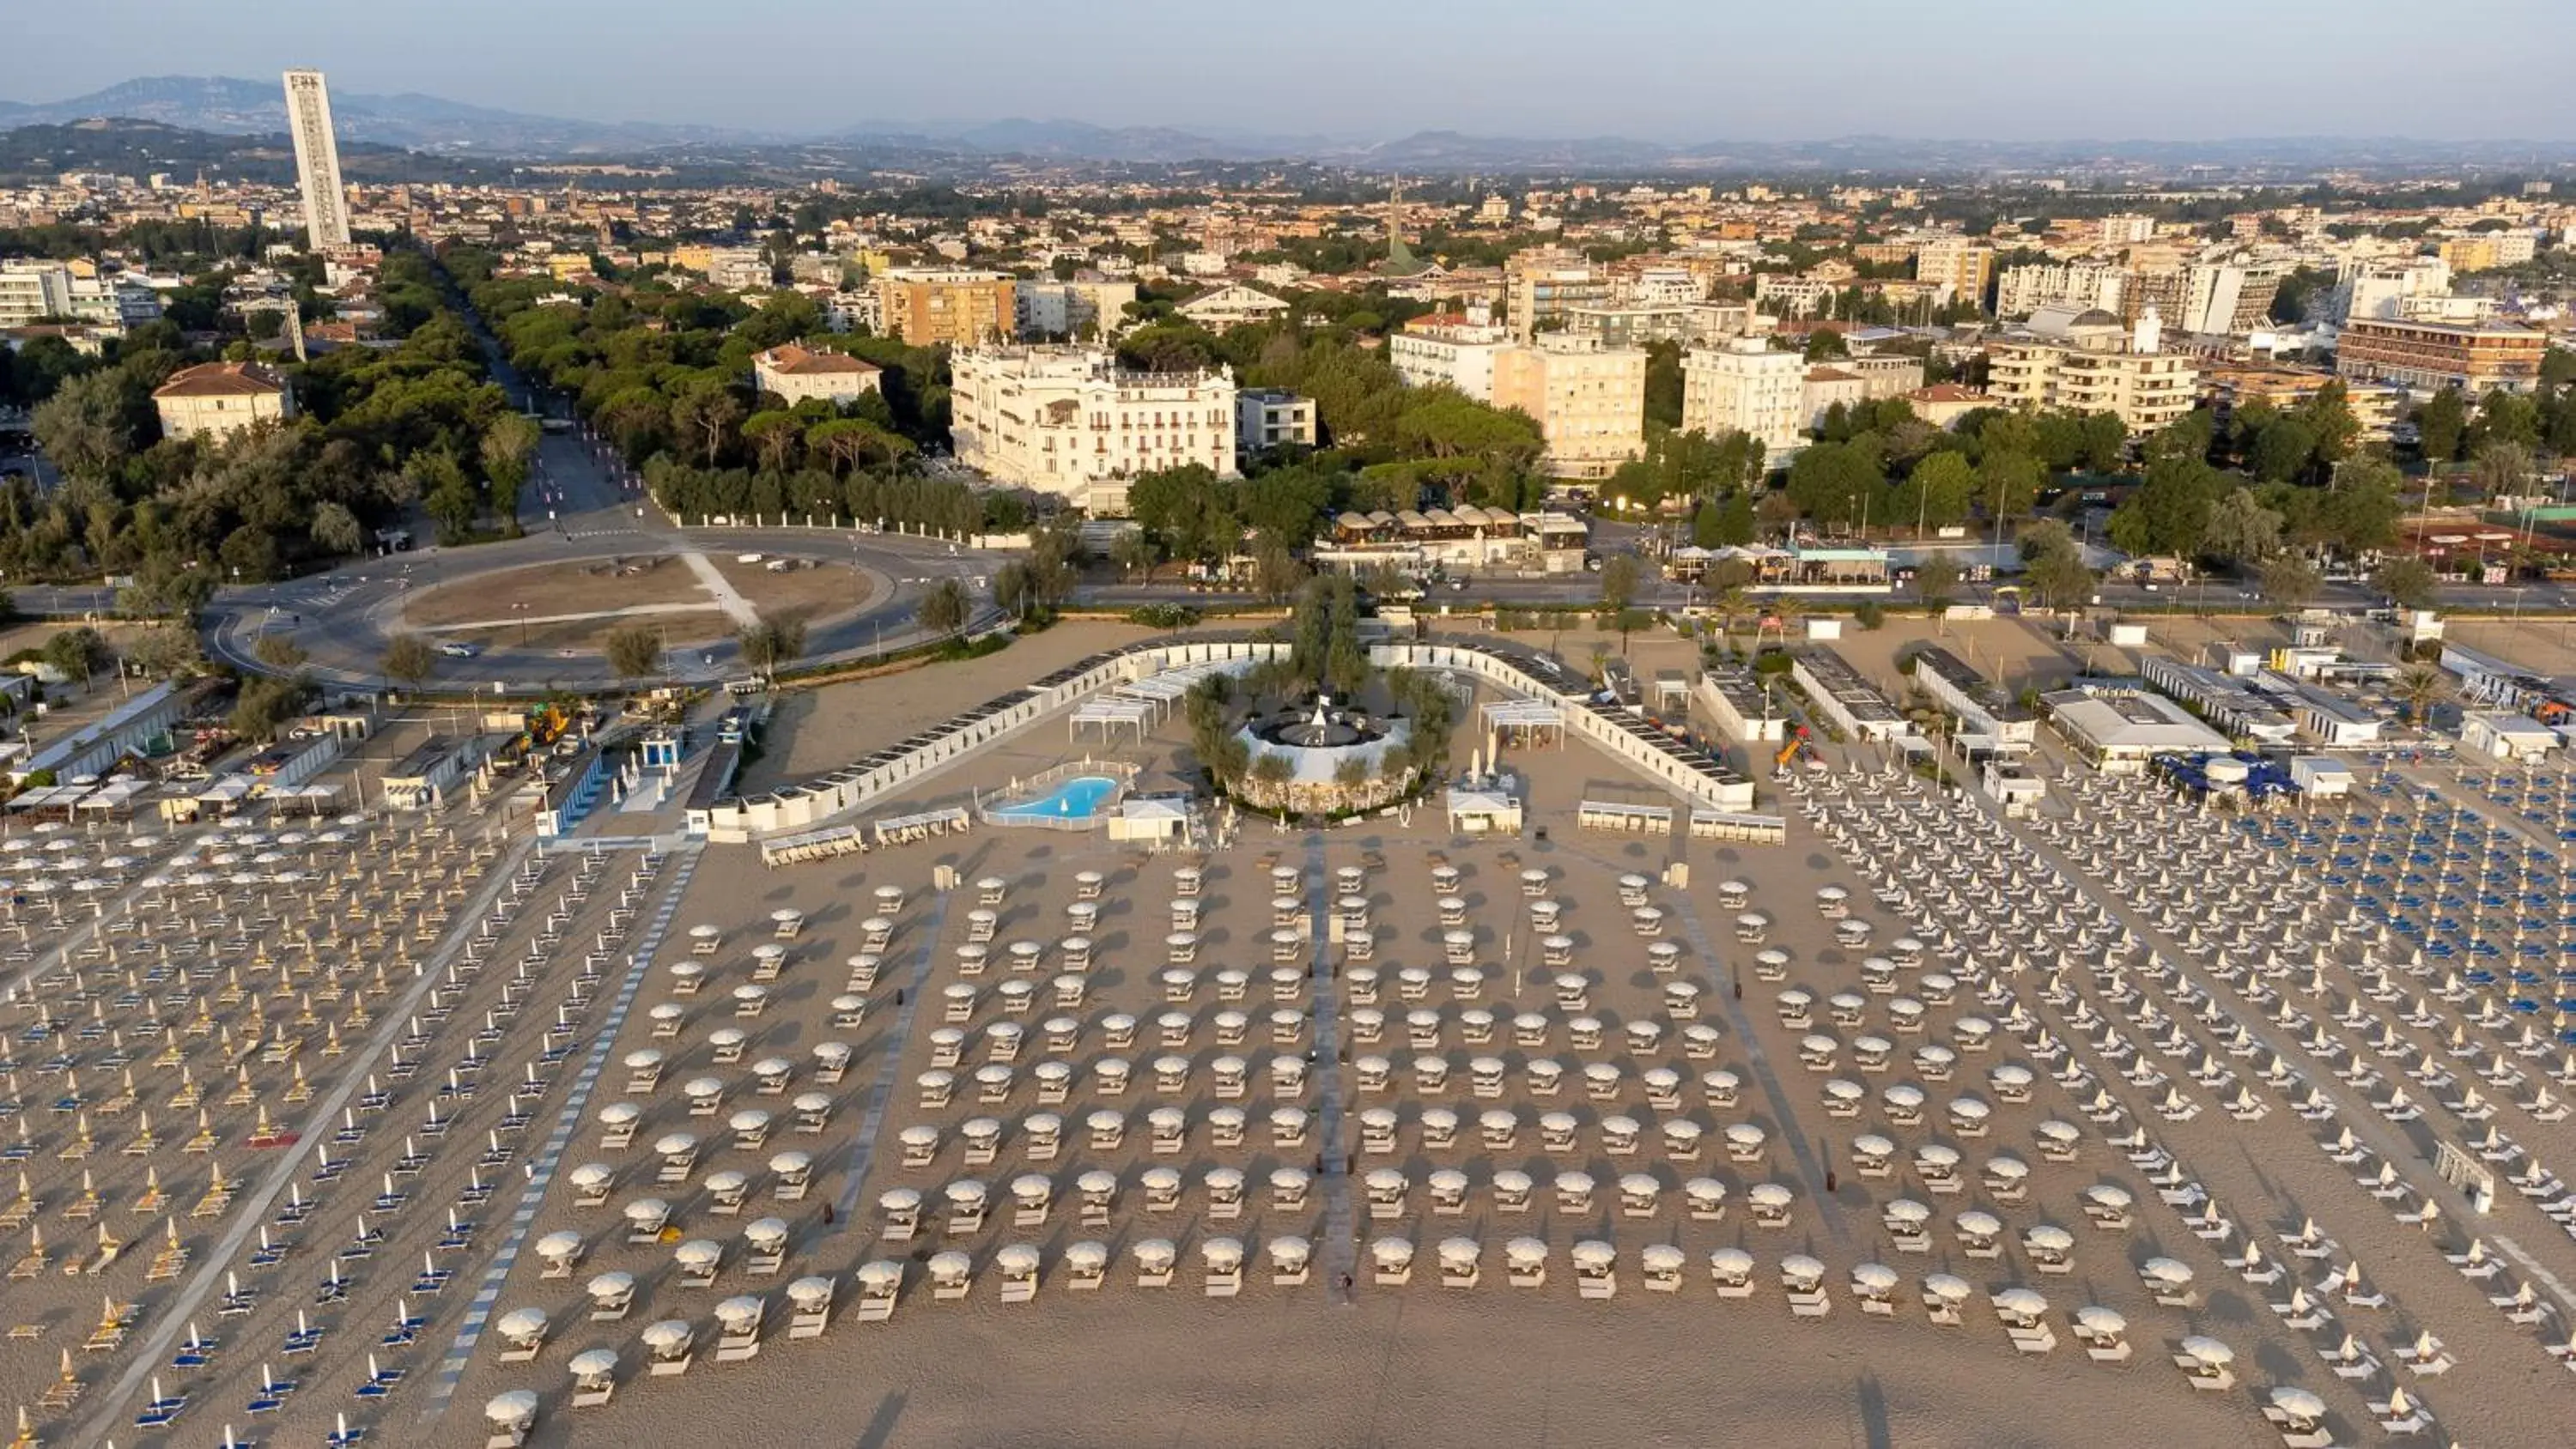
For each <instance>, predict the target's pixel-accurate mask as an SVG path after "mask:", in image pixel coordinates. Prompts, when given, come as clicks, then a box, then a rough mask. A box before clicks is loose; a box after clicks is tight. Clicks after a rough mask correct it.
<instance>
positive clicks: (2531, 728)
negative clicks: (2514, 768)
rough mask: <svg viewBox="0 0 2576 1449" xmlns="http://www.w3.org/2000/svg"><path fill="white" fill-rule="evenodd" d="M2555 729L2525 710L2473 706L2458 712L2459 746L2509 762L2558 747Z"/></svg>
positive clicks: (2527, 759)
mask: <svg viewBox="0 0 2576 1449" xmlns="http://www.w3.org/2000/svg"><path fill="white" fill-rule="evenodd" d="M2558 743H2559V741H2558V732H2557V731H2556V730H2553V729H2551V728H2550V727H2549V726H2547V725H2545V724H2542V723H2541V722H2540V721H2538V720H2536V719H2533V718H2532V717H2531V716H2529V715H2527V714H2507V713H2505V712H2504V711H2502V710H2491V709H2473V710H2470V711H2468V712H2467V713H2465V714H2462V715H2461V716H2460V748H2462V749H2464V750H2466V751H2468V752H2469V753H2470V754H2473V755H2485V756H2487V757H2488V758H2490V759H2496V760H2503V761H2505V762H2507V763H2509V764H2521V763H2524V762H2526V761H2530V760H2537V759H2539V758H2540V757H2542V756H2543V755H2546V754H2548V753H2549V752H2550V751H2551V750H2554V749H2556V748H2558Z"/></svg>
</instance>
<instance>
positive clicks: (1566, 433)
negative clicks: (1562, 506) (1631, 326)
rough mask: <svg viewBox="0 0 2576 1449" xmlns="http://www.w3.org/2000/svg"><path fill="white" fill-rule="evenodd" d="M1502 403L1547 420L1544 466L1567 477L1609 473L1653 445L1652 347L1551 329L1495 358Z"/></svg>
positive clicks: (1497, 399) (1497, 396)
mask: <svg viewBox="0 0 2576 1449" xmlns="http://www.w3.org/2000/svg"><path fill="white" fill-rule="evenodd" d="M1493 402H1494V406H1496V407H1498V408H1518V409H1520V410H1521V411H1522V412H1524V413H1527V414H1528V415H1529V416H1530V418H1531V420H1533V421H1535V422H1536V423H1537V424H1538V426H1539V433H1540V435H1541V436H1542V437H1544V438H1545V439H1546V440H1547V453H1546V455H1545V456H1544V457H1543V458H1541V459H1540V463H1539V466H1540V467H1542V468H1544V469H1546V470H1547V471H1548V472H1549V473H1552V474H1554V475H1556V476H1557V477H1560V478H1606V477H1608V476H1610V474H1611V472H1612V471H1613V470H1614V469H1616V468H1617V467H1618V466H1619V465H1620V464H1622V463H1625V462H1627V461H1628V460H1629V459H1631V458H1637V457H1642V456H1643V455H1644V454H1645V451H1646V353H1645V349H1643V348H1638V347H1604V346H1602V345H1601V344H1600V343H1598V342H1596V341H1593V340H1592V339H1589V338H1585V337H1579V336H1576V335H1574V334H1571V333H1553V332H1552V333H1544V334H1541V335H1540V336H1539V337H1538V338H1536V339H1535V340H1534V341H1531V342H1529V343H1525V344H1518V345H1515V346H1511V347H1506V348H1504V349H1503V350H1502V351H1501V352H1499V353H1497V354H1495V357H1494V398H1493Z"/></svg>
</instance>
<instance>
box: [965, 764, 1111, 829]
mask: <svg viewBox="0 0 2576 1449" xmlns="http://www.w3.org/2000/svg"><path fill="white" fill-rule="evenodd" d="M1117 793H1118V782H1117V781H1116V780H1113V779H1110V778H1109V777H1108V776H1106V775H1076V776H1074V777H1073V778H1072V779H1070V780H1066V781H1064V782H1063V783H1061V784H1059V785H1057V786H1056V787H1055V788H1054V789H1052V790H1049V791H1048V792H1046V793H1045V794H1043V795H1041V796H1039V797H1038V798H1036V799H1034V800H1023V801H1021V802H1020V803H1019V804H1017V805H1003V806H1000V807H997V808H995V809H994V810H992V811H990V812H988V813H989V814H990V815H991V816H992V818H993V819H995V820H1018V821H1032V820H1089V819H1091V818H1092V817H1094V816H1096V815H1098V814H1099V813H1100V808H1101V806H1102V805H1103V804H1104V803H1106V802H1107V801H1108V799H1109V797H1110V796H1112V795H1115V794H1117Z"/></svg>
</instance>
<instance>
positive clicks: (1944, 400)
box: [1905, 382, 1995, 428]
mask: <svg viewBox="0 0 2576 1449" xmlns="http://www.w3.org/2000/svg"><path fill="white" fill-rule="evenodd" d="M1905 404H1906V406H1908V407H1910V408H1912V409H1914V415H1915V416H1916V417H1918V418H1921V419H1922V420H1923V421H1925V422H1927V423H1930V424H1931V425H1932V426H1934V427H1936V428H1950V427H1955V426H1957V424H1958V421H1959V419H1961V418H1964V417H1966V416H1967V415H1968V414H1970V413H1972V412H1975V411H1976V410H1977V409H1979V408H1987V407H1993V406H1994V404H1995V400H1994V399H1993V398H1991V397H1988V396H1987V395H1985V394H1984V393H1981V392H1979V391H1977V390H1976V389H1975V388H1971V387H1962V386H1960V385H1959V384H1957V383H1955V382H1936V383H1934V384H1932V385H1931V386H1930V387H1918V388H1916V389H1915V390H1914V391H1912V392H1909V393H1907V394H1905Z"/></svg>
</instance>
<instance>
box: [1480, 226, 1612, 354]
mask: <svg viewBox="0 0 2576 1449" xmlns="http://www.w3.org/2000/svg"><path fill="white" fill-rule="evenodd" d="M1610 301H1611V295H1610V273H1609V272H1608V271H1607V270H1605V269H1603V268H1601V267H1597V266H1594V265H1593V264H1592V263H1591V262H1590V261H1588V260H1586V259H1585V258H1584V257H1583V256H1582V255H1581V254H1580V253H1577V252H1573V251H1569V250H1567V249H1565V248H1563V247H1534V248H1531V249H1530V250H1528V251H1523V252H1514V253H1513V254H1512V256H1511V258H1510V260H1508V261H1506V262H1504V263H1503V308H1504V312H1505V318H1504V320H1505V321H1506V322H1507V323H1508V324H1509V325H1510V327H1511V329H1512V336H1513V337H1514V338H1515V339H1517V340H1519V341H1522V342H1527V341H1529V340H1530V339H1531V338H1532V337H1535V336H1537V335H1538V334H1539V333H1541V332H1544V331H1548V330H1551V329H1553V328H1556V327H1558V326H1561V325H1563V324H1564V322H1565V321H1566V319H1567V317H1568V315H1569V314H1571V313H1572V312H1573V310H1574V309H1575V308H1577V307H1603V306H1608V305H1609V304H1610Z"/></svg>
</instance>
